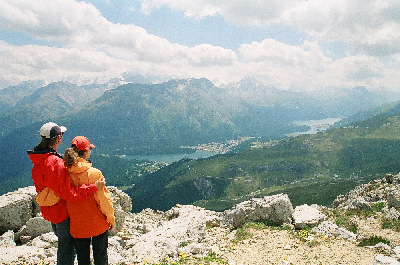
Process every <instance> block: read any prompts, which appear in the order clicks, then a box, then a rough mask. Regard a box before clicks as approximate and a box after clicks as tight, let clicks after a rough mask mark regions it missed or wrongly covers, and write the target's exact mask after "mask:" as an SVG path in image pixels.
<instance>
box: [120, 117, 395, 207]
mask: <svg viewBox="0 0 400 265" xmlns="http://www.w3.org/2000/svg"><path fill="white" fill-rule="evenodd" d="M399 132H400V116H399V112H396V111H393V109H391V110H390V114H388V113H381V114H380V115H377V116H374V117H371V118H369V119H367V120H364V121H362V122H360V123H356V124H353V125H352V126H349V127H344V128H335V129H331V130H328V131H326V132H323V133H318V134H315V135H301V136H297V137H290V138H285V139H282V140H278V141H270V142H265V143H256V144H255V145H256V146H257V148H252V149H243V150H241V151H239V152H237V153H232V154H227V155H219V156H216V157H212V158H208V159H203V160H191V161H189V160H186V161H183V160H182V161H179V162H177V163H174V164H173V165H171V166H170V167H167V168H164V169H162V170H160V171H158V172H155V173H153V174H151V175H149V176H147V177H146V178H145V179H142V180H141V181H139V182H138V183H136V186H134V187H133V188H131V189H129V190H128V191H127V193H129V194H130V196H131V197H132V199H133V203H134V204H135V205H136V206H137V207H136V209H137V210H140V209H143V208H146V207H150V208H153V209H168V208H169V207H171V206H173V205H174V204H175V203H183V204H184V203H194V204H195V205H199V206H202V207H205V208H209V209H213V210H223V209H227V208H229V207H231V206H232V205H233V204H235V203H238V202H239V201H243V200H245V199H248V198H252V197H259V196H265V195H268V194H274V193H278V192H284V193H287V194H288V195H289V197H290V199H291V201H292V202H293V204H294V205H300V204H303V203H318V204H321V205H327V204H329V203H331V202H332V200H333V199H334V198H335V197H336V196H337V195H339V194H343V193H345V192H347V191H348V190H350V189H352V188H353V187H354V186H356V185H358V184H360V183H364V182H367V181H369V180H371V179H373V178H374V177H375V176H379V175H383V174H385V173H397V172H399V171H400V141H399V139H400V133H399Z"/></svg>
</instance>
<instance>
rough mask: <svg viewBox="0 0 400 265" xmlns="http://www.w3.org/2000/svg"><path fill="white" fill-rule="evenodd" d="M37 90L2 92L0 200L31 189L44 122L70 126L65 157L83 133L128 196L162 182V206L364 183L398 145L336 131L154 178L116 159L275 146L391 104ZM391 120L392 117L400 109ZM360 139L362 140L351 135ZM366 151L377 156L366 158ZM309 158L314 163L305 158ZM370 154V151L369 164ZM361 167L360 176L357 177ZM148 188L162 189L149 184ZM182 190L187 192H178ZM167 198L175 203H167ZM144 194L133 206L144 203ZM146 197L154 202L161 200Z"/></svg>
mask: <svg viewBox="0 0 400 265" xmlns="http://www.w3.org/2000/svg"><path fill="white" fill-rule="evenodd" d="M42 85H43V84H39V83H38V82H36V83H26V84H21V85H19V86H16V87H9V88H6V89H4V90H1V91H0V103H1V104H0V113H1V115H0V124H2V126H1V128H0V194H2V193H5V192H7V191H12V190H15V189H17V188H19V187H24V186H27V185H31V184H32V180H31V177H30V170H31V167H32V165H31V163H30V161H29V159H28V157H27V155H26V150H28V149H32V148H33V146H34V145H36V144H37V143H38V142H39V140H40V139H39V137H38V130H39V128H40V126H41V125H42V124H43V123H44V122H47V121H49V120H53V121H55V122H57V123H59V124H62V125H64V126H66V127H67V128H68V131H67V133H66V134H65V135H64V140H63V141H64V144H63V146H61V147H60V151H61V153H62V152H63V151H64V150H65V148H66V147H68V144H69V142H70V141H71V139H72V138H73V137H74V136H76V135H85V136H87V137H89V138H90V140H91V141H92V142H93V143H95V145H96V149H95V150H94V152H93V157H92V160H93V163H94V166H95V167H98V168H99V169H101V170H102V171H103V172H106V177H107V183H109V184H110V185H117V186H126V187H130V186H131V185H132V184H136V186H135V187H134V188H133V189H132V190H131V191H130V192H131V195H132V196H136V195H134V193H137V194H141V191H140V190H141V189H143V190H146V189H147V186H146V185H148V188H149V189H150V187H151V186H152V185H153V186H154V190H157V189H156V187H157V186H158V185H161V183H164V184H165V185H164V186H163V187H160V188H159V189H158V191H159V192H160V193H159V194H158V196H161V197H160V198H159V199H160V200H161V202H165V203H167V202H170V203H177V202H179V200H183V201H186V200H188V201H192V202H195V201H199V202H198V203H203V204H207V205H212V204H213V203H214V200H217V202H218V204H219V203H220V202H226V204H227V205H228V204H231V201H230V200H231V199H234V200H241V197H242V196H245V195H246V194H249V193H251V192H256V191H258V190H261V191H260V192H264V188H267V190H268V192H274V191H273V190H271V189H272V188H274V189H275V190H276V191H278V190H279V189H280V188H279V187H281V186H282V185H286V184H290V183H292V184H291V185H293V182H294V181H297V180H304V181H306V183H308V182H309V180H310V179H311V178H312V177H313V176H314V175H315V176H316V177H314V181H317V180H318V181H319V180H320V179H324V178H325V179H326V180H330V179H331V178H332V176H333V175H335V174H336V175H339V178H348V177H349V176H350V175H352V174H353V176H356V175H358V176H360V177H362V176H365V175H369V174H375V173H378V171H379V173H386V172H381V171H385V170H387V171H391V170H392V169H393V162H391V159H392V157H390V155H389V157H388V156H386V155H385V156H383V157H379V159H381V160H382V161H383V160H384V162H383V163H382V165H378V164H377V163H375V164H370V165H369V166H367V165H366V164H363V163H364V162H365V161H368V157H369V153H368V154H365V152H370V151H372V152H379V150H380V149H379V148H381V147H382V146H386V144H388V145H389V146H388V147H387V148H388V149H390V150H389V151H392V150H394V149H395V148H396V147H397V146H396V145H395V144H394V145H393V141H395V137H394V136H393V135H392V136H391V137H388V136H387V135H386V133H387V128H390V127H391V126H392V125H391V124H390V125H387V126H386V125H385V126H386V127H385V128H384V129H382V134H383V135H378V134H377V133H375V132H374V134H373V136H362V135H350V133H349V135H348V134H347V131H345V132H346V133H343V135H340V133H338V134H339V135H337V136H335V139H331V140H321V141H326V143H322V144H320V145H319V144H316V143H313V144H314V146H318V148H316V147H307V145H306V144H303V143H302V142H301V143H297V142H298V141H301V140H300V139H301V138H299V139H297V138H296V139H290V140H288V141H282V142H280V144H279V145H277V146H275V147H273V148H272V147H271V148H264V149H259V150H249V149H248V148H245V150H243V151H241V152H239V153H238V154H231V155H225V156H223V155H221V156H217V157H216V158H210V159H204V160H199V161H180V162H179V163H177V164H175V165H171V166H170V167H167V168H164V169H163V170H161V171H160V172H156V173H154V174H153V175H147V172H150V171H152V170H151V169H145V170H143V166H142V165H140V163H139V162H138V161H134V160H128V159H123V158H121V157H120V156H119V155H129V154H151V153H174V152H175V153H176V152H179V151H182V150H180V148H179V147H180V146H190V145H197V144H203V143H209V142H222V141H225V140H229V139H237V138H239V137H242V136H252V137H261V139H279V138H282V137H283V136H284V135H285V134H287V133H291V132H295V131H299V130H300V129H303V130H307V128H300V129H299V128H298V127H297V126H295V125H294V124H293V121H296V120H312V119H322V118H328V117H339V116H348V115H350V114H354V113H355V112H357V111H360V110H361V109H362V108H363V107H370V106H376V105H377V104H380V103H382V102H388V99H387V98H382V97H381V96H379V95H376V94H373V93H371V92H369V91H367V90H366V89H365V88H357V89H354V90H352V92H351V93H349V94H345V95H341V96H337V97H336V98H332V99H330V100H319V99H316V98H314V97H311V96H309V95H306V94H300V93H295V92H291V91H282V90H277V89H275V88H271V87H267V86H265V85H262V84H260V83H257V82H255V81H253V80H250V79H245V80H242V81H240V82H238V83H235V84H231V85H226V86H220V87H216V86H215V85H214V84H212V83H211V82H210V81H208V80H207V79H185V80H171V81H169V82H165V83H161V84H134V83H129V84H125V85H122V86H119V81H118V80H112V81H110V82H108V83H105V84H100V85H99V84H91V85H87V86H78V85H75V84H71V83H68V82H57V83H51V84H48V85H46V86H42ZM392 99H393V97H392ZM361 101H362V104H361ZM349 106H351V108H350V107H349ZM391 115H392V116H390V117H397V116H396V115H397V114H396V111H392V113H391ZM388 122H389V123H390V120H388ZM386 123H387V122H386V121H385V122H383V124H386ZM382 126H383V125H382ZM379 128H380V127H379ZM365 129H366V127H365ZM366 130H367V129H366ZM358 133H361V134H362V133H363V132H354V134H358ZM328 135H329V134H328ZM314 137H319V135H318V136H314ZM305 139H308V137H305ZM311 139H313V136H311ZM303 141H307V140H303ZM310 141H315V139H314V140H310ZM365 141H370V143H368V144H366V142H365ZM379 141H382V142H379ZM330 145H332V146H330ZM366 145H367V146H368V148H369V147H371V148H375V149H374V150H372V149H371V150H370V149H368V148H367V147H366ZM285 148H286V149H285ZM341 148H343V149H341ZM331 149H332V150H331ZM279 150H285V151H279ZM381 151H382V153H383V152H384V151H383V150H381ZM269 152H272V153H271V154H269ZM349 154H350V155H349ZM116 155H118V156H116ZM312 155H314V156H315V157H309V156H312ZM374 155H376V154H375V153H371V157H373V156H374ZM349 157H350V158H351V159H350V160H348V159H347V158H349ZM362 159H366V160H365V161H364V160H363V161H362V162H363V163H362V165H363V166H361V165H359V164H358V162H359V161H358V160H362ZM318 161H319V162H318ZM354 164H356V165H354ZM180 165H181V166H182V167H183V168H181V167H180ZM342 165H343V166H344V168H342ZM144 167H145V166H144ZM358 167H361V168H359V169H358V171H357V170H356V168H358ZM383 167H384V168H383ZM389 169H390V170H389ZM175 170H176V171H175ZM286 172H287V173H286ZM320 175H321V176H322V177H321V176H320ZM154 181H156V182H158V183H157V184H156V185H155V184H154ZM146 183H147V184H146ZM152 183H153V184H152ZM126 187H125V188H126ZM182 187H184V188H185V189H186V190H185V191H183V190H180V191H179V189H180V188H182ZM175 188H176V190H174V189H175ZM170 192H172V194H171V196H172V197H171V198H173V199H174V201H172V200H169V199H165V198H166V197H168V195H170ZM154 193H155V192H152V191H151V192H150V193H148V194H153V195H154ZM186 193H187V195H185V194H186ZM146 196H147V195H146V194H144V195H143V196H140V198H139V197H138V196H136V197H135V199H138V200H144V201H146V200H147V197H146ZM163 196H164V197H163ZM151 198H153V199H154V201H156V200H158V198H157V196H153V197H151ZM176 200H178V201H176ZM203 200H204V201H203ZM138 202H139V201H138ZM165 207H167V206H165ZM165 207H164V205H163V206H162V205H160V206H159V207H154V208H164V209H165ZM218 207H220V206H218Z"/></svg>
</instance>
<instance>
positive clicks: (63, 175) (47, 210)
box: [28, 149, 97, 224]
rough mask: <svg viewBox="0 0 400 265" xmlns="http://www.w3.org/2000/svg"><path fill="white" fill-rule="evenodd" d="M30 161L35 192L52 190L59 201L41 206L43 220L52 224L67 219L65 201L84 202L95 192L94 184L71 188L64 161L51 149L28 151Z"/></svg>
mask: <svg viewBox="0 0 400 265" xmlns="http://www.w3.org/2000/svg"><path fill="white" fill-rule="evenodd" d="M28 155H29V158H30V159H31V160H32V163H33V168H32V179H33V183H34V185H35V187H36V192H37V193H40V192H41V191H42V190H43V189H44V188H46V187H49V188H50V189H52V190H53V191H54V192H55V193H56V194H57V195H58V196H60V198H61V200H60V201H59V202H58V203H57V204H55V205H53V206H41V207H40V211H41V212H42V216H43V218H44V219H46V220H48V221H50V222H51V223H53V224H58V223H61V222H63V221H65V220H67V219H68V218H69V214H68V210H67V203H66V202H65V201H66V200H67V201H84V200H86V199H87V197H88V196H89V195H90V194H92V193H94V192H95V191H97V188H96V186H95V185H94V184H92V185H89V186H87V185H81V186H79V187H72V186H71V182H70V180H69V177H68V173H67V170H66V168H65V165H64V159H63V158H62V157H61V156H60V155H59V154H58V153H57V152H56V151H55V150H53V149H50V150H45V151H37V152H36V151H28Z"/></svg>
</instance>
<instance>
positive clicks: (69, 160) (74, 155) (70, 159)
mask: <svg viewBox="0 0 400 265" xmlns="http://www.w3.org/2000/svg"><path fill="white" fill-rule="evenodd" d="M74 147H75V148H76V146H75V145H73V146H72V148H67V150H65V152H64V163H65V166H66V167H72V166H73V165H75V164H76V163H78V158H79V157H83V155H84V154H85V152H86V151H75V149H74Z"/></svg>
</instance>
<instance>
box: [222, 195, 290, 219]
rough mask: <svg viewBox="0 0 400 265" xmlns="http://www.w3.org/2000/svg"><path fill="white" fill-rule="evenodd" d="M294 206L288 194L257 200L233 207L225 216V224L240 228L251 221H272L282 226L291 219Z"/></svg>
mask: <svg viewBox="0 0 400 265" xmlns="http://www.w3.org/2000/svg"><path fill="white" fill-rule="evenodd" d="M292 214H293V206H292V203H291V202H290V199H289V197H288V196H287V195H286V194H277V195H273V196H266V197H264V198H255V199H251V200H249V201H245V202H242V203H239V204H237V205H235V206H233V207H232V208H231V209H230V210H226V211H225V212H224V214H223V216H224V220H223V221H224V223H225V224H228V225H232V226H234V227H240V226H241V225H243V224H244V223H246V222H249V221H266V220H268V221H271V222H272V223H275V224H282V223H284V222H286V221H287V219H288V218H291V216H292Z"/></svg>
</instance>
